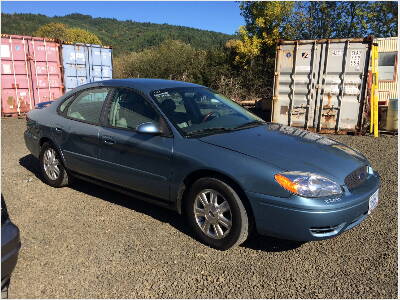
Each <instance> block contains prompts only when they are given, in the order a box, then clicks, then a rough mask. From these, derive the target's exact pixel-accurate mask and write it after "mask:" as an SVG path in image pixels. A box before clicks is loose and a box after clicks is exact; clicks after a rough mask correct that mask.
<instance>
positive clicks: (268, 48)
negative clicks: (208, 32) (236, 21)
mask: <svg viewBox="0 0 400 300" xmlns="http://www.w3.org/2000/svg"><path fill="white" fill-rule="evenodd" d="M240 9H241V14H242V16H243V17H244V19H245V22H246V26H242V27H240V28H239V32H238V33H239V37H240V39H239V40H237V41H236V42H235V43H231V45H234V48H235V51H236V52H237V55H236V57H235V62H236V63H239V64H242V65H244V67H246V65H248V64H249V62H252V61H253V60H254V58H255V57H258V56H266V55H268V54H272V53H273V52H274V51H275V45H276V42H277V40H278V39H281V38H291V36H292V35H293V32H294V30H293V27H292V24H291V17H292V16H293V10H294V2H291V1H282V2H280V1H255V2H253V1H244V2H242V3H241V4H240Z"/></svg>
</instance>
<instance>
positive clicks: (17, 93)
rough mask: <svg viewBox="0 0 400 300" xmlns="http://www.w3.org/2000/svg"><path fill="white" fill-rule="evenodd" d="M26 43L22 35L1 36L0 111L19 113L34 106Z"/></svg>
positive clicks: (3, 112)
mask: <svg viewBox="0 0 400 300" xmlns="http://www.w3.org/2000/svg"><path fill="white" fill-rule="evenodd" d="M27 53H28V43H27V40H26V39H25V38H24V37H16V36H13V37H11V36H9V37H5V36H2V38H1V55H0V56H1V111H2V115H4V114H19V113H24V112H27V111H29V110H30V109H31V108H32V107H33V106H34V100H33V93H32V80H31V77H30V73H29V69H30V64H29V62H28V60H27Z"/></svg>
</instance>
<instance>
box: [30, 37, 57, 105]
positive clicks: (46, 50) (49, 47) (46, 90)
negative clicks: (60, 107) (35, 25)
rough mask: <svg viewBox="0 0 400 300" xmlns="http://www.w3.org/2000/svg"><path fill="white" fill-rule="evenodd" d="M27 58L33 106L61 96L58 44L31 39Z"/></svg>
mask: <svg viewBox="0 0 400 300" xmlns="http://www.w3.org/2000/svg"><path fill="white" fill-rule="evenodd" d="M29 58H30V72H31V75H32V86H33V95H34V99H35V104H38V103H41V102H46V101H51V100H55V99H57V98H58V97H60V96H62V95H63V89H64V87H63V83H62V75H61V64H60V53H59V44H58V43H55V42H49V41H46V40H44V39H40V40H39V39H35V38H33V39H32V40H30V41H29Z"/></svg>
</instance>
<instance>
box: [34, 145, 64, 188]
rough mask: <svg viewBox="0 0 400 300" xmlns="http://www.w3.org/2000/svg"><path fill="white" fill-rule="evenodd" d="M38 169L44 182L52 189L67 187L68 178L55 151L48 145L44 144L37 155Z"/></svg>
mask: <svg viewBox="0 0 400 300" xmlns="http://www.w3.org/2000/svg"><path fill="white" fill-rule="evenodd" d="M39 161H40V168H41V170H42V175H43V179H44V181H45V182H46V183H47V184H48V185H50V186H52V187H57V188H58V187H63V186H66V185H68V182H69V176H68V173H67V170H66V169H65V167H64V165H63V163H62V160H61V156H60V154H59V152H58V151H57V149H56V148H55V147H54V146H53V145H52V144H50V143H44V144H43V146H42V148H41V151H40V154H39Z"/></svg>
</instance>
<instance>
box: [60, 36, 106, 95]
mask: <svg viewBox="0 0 400 300" xmlns="http://www.w3.org/2000/svg"><path fill="white" fill-rule="evenodd" d="M62 61H63V69H64V83H65V91H66V92H67V91H69V90H72V89H74V88H76V87H77V86H79V85H82V84H85V83H89V82H94V81H99V80H106V79H111V78H112V49H111V47H103V46H99V45H89V44H63V45H62Z"/></svg>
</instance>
